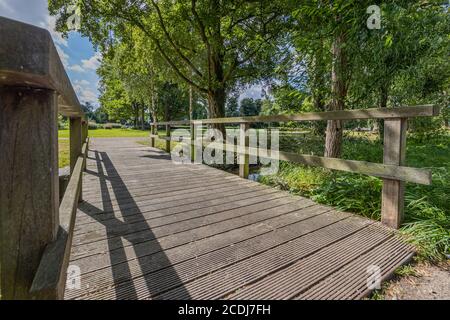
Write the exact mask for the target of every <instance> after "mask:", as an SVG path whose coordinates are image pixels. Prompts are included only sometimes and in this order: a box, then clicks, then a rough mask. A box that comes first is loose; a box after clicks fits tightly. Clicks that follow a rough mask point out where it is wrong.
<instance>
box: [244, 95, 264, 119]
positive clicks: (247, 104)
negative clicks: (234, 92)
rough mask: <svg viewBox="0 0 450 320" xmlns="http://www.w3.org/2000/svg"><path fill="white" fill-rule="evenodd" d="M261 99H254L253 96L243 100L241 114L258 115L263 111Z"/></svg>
mask: <svg viewBox="0 0 450 320" xmlns="http://www.w3.org/2000/svg"><path fill="white" fill-rule="evenodd" d="M261 105H262V104H261V100H260V99H257V100H253V98H245V99H242V100H241V104H240V108H239V111H240V115H241V116H258V115H259V114H260V112H261Z"/></svg>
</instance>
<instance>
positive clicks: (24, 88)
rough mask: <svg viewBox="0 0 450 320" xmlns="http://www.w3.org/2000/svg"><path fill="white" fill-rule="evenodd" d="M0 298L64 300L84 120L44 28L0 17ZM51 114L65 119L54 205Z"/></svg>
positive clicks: (54, 145)
mask: <svg viewBox="0 0 450 320" xmlns="http://www.w3.org/2000/svg"><path fill="white" fill-rule="evenodd" d="M0 39H1V43H0V168H1V175H0V235H1V236H0V277H1V280H0V295H1V299H59V298H62V297H63V294H64V287H65V283H66V276H67V275H66V270H67V266H68V262H69V254H70V247H71V241H72V233H73V225H74V219H75V212H76V209H77V205H78V202H79V201H81V198H82V172H83V170H84V169H85V160H86V154H87V149H88V145H87V144H88V137H87V135H88V132H87V127H88V126H87V121H86V119H85V115H84V113H83V111H82V108H81V106H80V103H79V101H78V98H77V96H76V94H75V91H74V89H73V87H72V84H71V83H70V80H69V78H68V76H67V74H66V72H65V70H64V67H63V64H62V62H61V60H60V58H59V56H58V53H57V50H56V48H55V46H54V44H53V41H52V38H51V36H50V33H49V32H48V31H47V30H44V29H41V28H38V27H35V26H31V25H28V24H25V23H21V22H17V21H13V20H10V19H7V18H4V17H0ZM58 114H61V115H64V116H66V117H68V118H69V119H70V168H71V177H70V181H69V184H68V187H67V189H66V192H65V193H64V197H63V198H62V200H61V202H60V198H59V182H58V171H59V170H58Z"/></svg>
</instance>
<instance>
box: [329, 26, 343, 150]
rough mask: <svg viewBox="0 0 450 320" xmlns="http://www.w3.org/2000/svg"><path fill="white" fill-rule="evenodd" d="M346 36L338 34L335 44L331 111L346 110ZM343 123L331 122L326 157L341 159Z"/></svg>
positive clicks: (339, 121) (338, 121)
mask: <svg viewBox="0 0 450 320" xmlns="http://www.w3.org/2000/svg"><path fill="white" fill-rule="evenodd" d="M344 44H345V35H344V33H343V32H341V33H340V34H338V35H337V36H336V38H335V39H334V42H333V52H332V54H333V65H332V71H331V93H332V101H331V105H330V108H329V109H330V111H335V110H344V108H345V97H346V95H347V81H346V76H345V73H346V71H347V70H346V68H347V57H346V54H345V52H344V49H343V45H344ZM342 133H343V123H342V121H341V120H329V121H328V123H327V130H326V139H325V153H324V155H325V157H330V158H339V157H340V155H341V149H342Z"/></svg>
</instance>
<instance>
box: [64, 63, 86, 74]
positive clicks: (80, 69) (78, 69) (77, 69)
mask: <svg viewBox="0 0 450 320" xmlns="http://www.w3.org/2000/svg"><path fill="white" fill-rule="evenodd" d="M67 69H69V70H70V71H74V72H80V73H82V72H86V70H84V69H83V67H82V66H80V65H79V64H74V65H72V66H68V67H67Z"/></svg>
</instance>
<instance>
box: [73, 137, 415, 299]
mask: <svg viewBox="0 0 450 320" xmlns="http://www.w3.org/2000/svg"><path fill="white" fill-rule="evenodd" d="M136 140H137V139H96V140H93V142H92V145H91V150H90V152H89V157H88V164H87V172H86V173H85V176H84V186H85V189H84V190H83V198H84V202H83V203H81V204H80V205H79V210H78V213H77V220H76V225H75V234H74V238H73V247H72V253H71V262H70V264H71V265H77V266H78V267H80V270H81V273H82V274H81V289H67V290H66V299H222V298H228V299H242V298H256V299H261V298H267V299H326V298H330V299H359V298H361V297H363V296H365V295H367V294H368V293H369V292H370V290H367V285H366V284H367V277H368V275H367V267H368V266H370V265H372V264H376V265H379V266H380V267H381V268H382V275H383V277H387V276H389V275H390V274H392V272H393V270H394V269H395V268H396V267H397V266H399V265H401V264H402V263H404V262H405V261H407V260H408V259H409V258H410V257H411V256H412V254H413V250H412V248H411V247H410V246H409V245H406V244H404V243H403V242H402V241H401V240H400V239H399V238H398V237H397V235H396V234H395V233H394V231H392V230H390V229H388V228H386V227H384V226H382V225H381V224H379V223H377V222H374V221H371V220H368V219H364V218H361V217H357V216H354V215H351V214H349V213H343V212H337V211H336V210H334V209H332V208H329V207H326V206H322V205H318V204H315V203H314V202H312V201H311V200H308V199H305V198H301V197H298V196H293V195H290V194H288V193H286V192H284V191H279V190H276V189H272V188H269V187H266V186H263V185H260V184H258V183H256V182H252V181H247V180H243V179H241V178H239V177H236V176H234V175H232V174H229V173H226V172H223V171H220V170H217V169H213V168H211V167H207V166H204V165H175V164H173V163H172V162H171V160H170V158H169V157H168V155H167V154H165V153H164V152H162V151H160V150H157V149H152V148H148V147H145V146H142V145H139V144H137V143H136Z"/></svg>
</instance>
